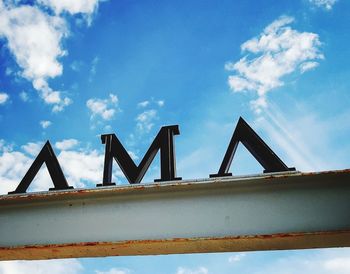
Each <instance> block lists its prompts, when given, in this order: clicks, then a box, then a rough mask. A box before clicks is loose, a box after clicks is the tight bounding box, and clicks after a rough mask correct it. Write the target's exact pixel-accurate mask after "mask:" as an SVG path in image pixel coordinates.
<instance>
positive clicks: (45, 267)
mask: <svg viewBox="0 0 350 274" xmlns="http://www.w3.org/2000/svg"><path fill="white" fill-rule="evenodd" d="M82 270H83V266H82V265H81V263H80V262H79V261H78V260H77V259H65V260H48V261H7V262H0V273H1V274H22V273H26V274H47V273H50V274H62V273H64V274H78V273H81V272H82Z"/></svg>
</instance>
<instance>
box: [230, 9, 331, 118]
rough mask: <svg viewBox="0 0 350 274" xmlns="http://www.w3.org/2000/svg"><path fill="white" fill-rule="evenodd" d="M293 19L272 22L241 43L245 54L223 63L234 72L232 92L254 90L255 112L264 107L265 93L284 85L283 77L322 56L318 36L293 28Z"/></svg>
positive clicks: (305, 69) (311, 63)
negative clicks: (233, 61) (235, 59)
mask: <svg viewBox="0 0 350 274" xmlns="http://www.w3.org/2000/svg"><path fill="white" fill-rule="evenodd" d="M293 21H294V18H292V17H288V16H282V17H280V18H279V19H277V20H276V21H274V22H272V23H271V24H270V25H268V26H267V27H266V28H265V29H264V31H263V32H262V33H261V34H260V35H259V36H258V37H254V38H252V39H250V40H248V41H246V42H245V43H243V44H242V45H241V49H242V52H247V53H248V54H247V55H246V56H244V57H243V58H241V59H240V60H239V61H238V62H236V63H232V62H228V63H226V64H225V69H226V70H229V71H234V72H235V74H234V75H231V76H229V78H228V84H229V86H230V88H231V89H232V90H233V91H234V92H243V91H249V90H250V91H255V92H257V95H258V99H257V100H255V101H253V102H252V107H253V108H254V110H256V111H257V112H259V111H260V110H261V108H264V107H266V106H267V101H266V99H265V97H266V94H267V93H268V92H269V91H271V90H272V89H274V88H277V87H280V86H282V85H284V82H283V77H284V76H286V75H288V74H291V73H293V72H295V71H297V70H300V72H301V73H304V72H305V71H307V70H310V69H312V68H315V67H316V66H317V65H318V63H317V60H320V59H323V58H324V57H323V55H322V54H321V53H320V46H321V42H320V41H319V37H318V35H317V34H315V33H311V32H299V31H297V30H294V29H292V28H291V27H290V26H289V25H290V24H291V23H292V22H293Z"/></svg>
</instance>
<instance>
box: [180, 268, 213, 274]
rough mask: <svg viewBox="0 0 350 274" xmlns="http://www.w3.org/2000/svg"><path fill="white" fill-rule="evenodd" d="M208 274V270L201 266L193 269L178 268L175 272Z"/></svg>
mask: <svg viewBox="0 0 350 274" xmlns="http://www.w3.org/2000/svg"><path fill="white" fill-rule="evenodd" d="M208 273H209V271H208V269H207V268H205V267H203V266H200V267H198V268H195V269H190V268H186V267H179V268H178V269H177V271H176V274H208Z"/></svg>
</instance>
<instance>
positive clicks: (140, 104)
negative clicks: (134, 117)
mask: <svg viewBox="0 0 350 274" xmlns="http://www.w3.org/2000/svg"><path fill="white" fill-rule="evenodd" d="M148 105H149V101H147V100H146V101H142V102H140V103H138V104H137V106H138V107H142V108H144V107H147V106H148Z"/></svg>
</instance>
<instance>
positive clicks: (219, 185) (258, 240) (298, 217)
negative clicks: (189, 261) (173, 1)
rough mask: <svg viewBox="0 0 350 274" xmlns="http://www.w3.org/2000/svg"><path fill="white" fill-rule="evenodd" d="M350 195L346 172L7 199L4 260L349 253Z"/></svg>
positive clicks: (2, 225)
mask: <svg viewBox="0 0 350 274" xmlns="http://www.w3.org/2000/svg"><path fill="white" fill-rule="evenodd" d="M349 196H350V171H349V170H343V171H332V172H322V173H307V174H306V173H298V172H287V173H278V174H264V175H258V176H243V177H230V178H227V177H226V178H215V179H209V180H195V181H185V182H183V181H181V182H172V183H162V184H144V185H132V186H118V187H105V188H95V189H81V190H68V191H57V192H40V193H31V194H16V195H5V196H0V235H2V237H0V259H1V260H13V259H52V258H71V257H94V256H96V257H97V256H118V255H120V256H124V255H150V254H153V255H154V254H176V253H199V252H200V253H203V252H227V251H247V250H279V249H299V248H321V247H346V246H350V220H349V218H348V217H347V216H348V212H349V209H350V199H349ZM177 208H178V211H179V213H178V214H177V211H176V210H177ZM262 208H264V209H266V211H264V212H266V216H262V211H261V209H262ZM123 214H126V215H123ZM169 214H170V215H171V216H169ZM97 219H98V220H97ZM179 222H180V223H179ZM181 222H182V223H181ZM86 224H89V225H86ZM131 225H136V227H133V226H131ZM184 225H185V227H184ZM203 226H205V227H204V228H203ZM251 232H253V233H251ZM85 239H86V240H85Z"/></svg>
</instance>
